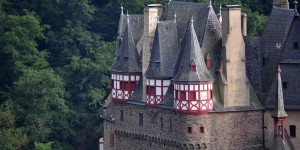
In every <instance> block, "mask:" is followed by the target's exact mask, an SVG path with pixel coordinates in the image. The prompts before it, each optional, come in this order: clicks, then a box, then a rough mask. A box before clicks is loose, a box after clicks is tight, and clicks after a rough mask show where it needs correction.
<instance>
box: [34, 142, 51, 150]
mask: <svg viewBox="0 0 300 150" xmlns="http://www.w3.org/2000/svg"><path fill="white" fill-rule="evenodd" d="M52 144H53V142H47V143H38V142H34V149H35V150H52Z"/></svg>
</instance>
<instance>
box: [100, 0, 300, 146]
mask: <svg viewBox="0 0 300 150" xmlns="http://www.w3.org/2000/svg"><path fill="white" fill-rule="evenodd" d="M296 6H297V1H295V9H289V3H288V1H287V0H273V10H272V13H271V15H270V16H269V19H268V22H267V25H266V27H265V29H264V31H263V34H262V36H260V37H252V36H247V15H246V14H244V13H241V7H240V6H239V5H225V6H223V7H222V8H221V9H220V13H219V14H216V13H215V11H214V9H213V8H212V6H211V3H209V4H207V3H192V2H179V1H170V2H169V4H167V5H166V6H165V8H164V7H163V6H162V5H160V4H150V5H148V6H146V7H145V9H144V14H143V15H135V14H128V13H127V14H124V13H123V8H122V7H121V9H122V10H121V15H120V21H119V30H118V37H117V42H116V51H115V58H114V64H113V67H112V70H111V80H112V90H111V94H110V97H109V98H108V102H107V106H108V107H107V108H106V109H105V110H104V112H103V114H102V118H104V138H103V139H104V149H105V150H110V149H114V150H121V149H126V150H148V149H149V150H150V149H151V150H156V149H157V150H161V149H168V150H175V149H188V150H199V149H216V150H221V149H249V150H250V149H251V150H253V149H295V150H297V149H300V140H299V135H300V133H299V129H298V130H297V127H299V126H300V117H299V115H300V99H299V98H300V77H299V74H300V47H299V43H300V18H299V14H298V12H297V9H296V8H297V7H296ZM103 139H102V140H103ZM101 142H103V141H101ZM101 148H102V147H101Z"/></svg>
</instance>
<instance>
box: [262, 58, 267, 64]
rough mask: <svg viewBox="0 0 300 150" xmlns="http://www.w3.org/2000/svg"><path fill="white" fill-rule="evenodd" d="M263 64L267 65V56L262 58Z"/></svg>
mask: <svg viewBox="0 0 300 150" xmlns="http://www.w3.org/2000/svg"><path fill="white" fill-rule="evenodd" d="M262 65H263V66H265V65H266V58H265V57H263V58H262Z"/></svg>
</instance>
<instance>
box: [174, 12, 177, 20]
mask: <svg viewBox="0 0 300 150" xmlns="http://www.w3.org/2000/svg"><path fill="white" fill-rule="evenodd" d="M176 19H177V15H176V11H175V13H174V23H176Z"/></svg>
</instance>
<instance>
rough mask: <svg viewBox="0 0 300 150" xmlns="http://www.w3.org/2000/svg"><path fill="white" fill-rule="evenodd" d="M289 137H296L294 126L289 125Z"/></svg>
mask: <svg viewBox="0 0 300 150" xmlns="http://www.w3.org/2000/svg"><path fill="white" fill-rule="evenodd" d="M290 137H291V138H295V137H296V126H295V125H290Z"/></svg>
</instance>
